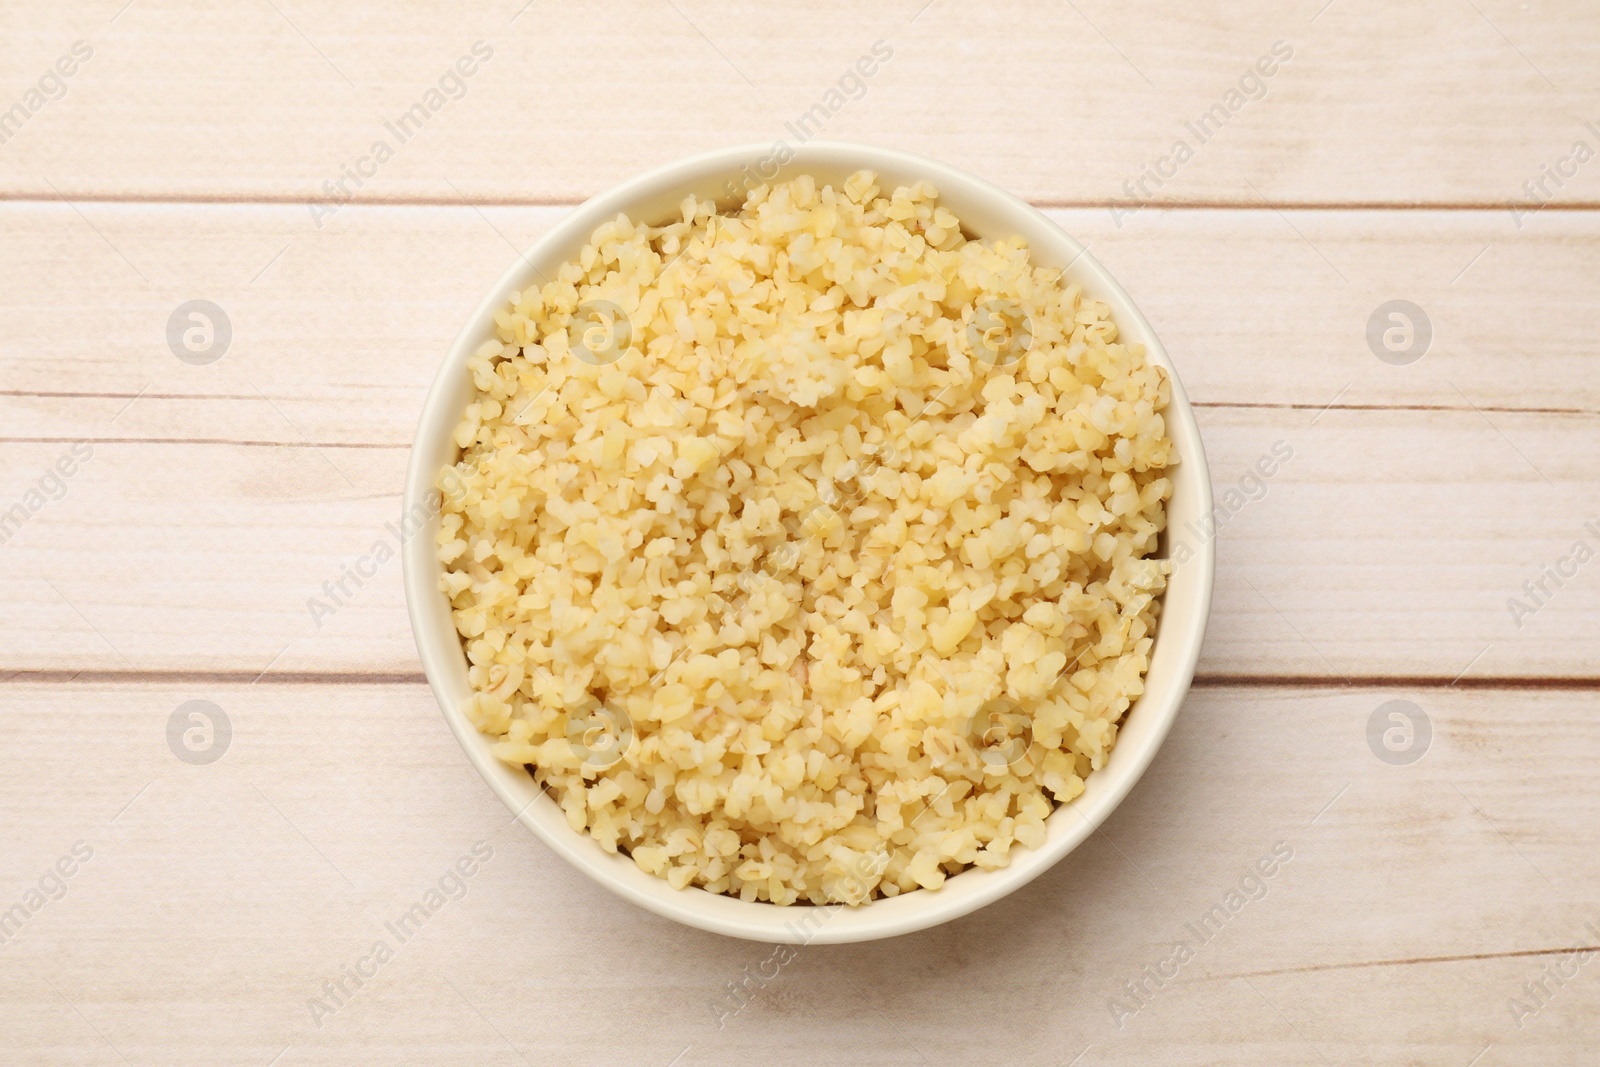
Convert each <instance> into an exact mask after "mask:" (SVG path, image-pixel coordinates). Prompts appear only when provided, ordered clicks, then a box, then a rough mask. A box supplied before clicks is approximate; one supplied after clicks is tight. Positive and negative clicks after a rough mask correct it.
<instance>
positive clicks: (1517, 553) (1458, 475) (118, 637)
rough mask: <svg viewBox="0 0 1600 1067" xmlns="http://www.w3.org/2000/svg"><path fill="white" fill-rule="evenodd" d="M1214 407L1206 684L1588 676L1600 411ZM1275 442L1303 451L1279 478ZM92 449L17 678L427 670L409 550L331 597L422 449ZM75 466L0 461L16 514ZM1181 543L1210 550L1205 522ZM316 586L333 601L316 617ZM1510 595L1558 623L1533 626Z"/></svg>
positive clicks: (8, 583)
mask: <svg viewBox="0 0 1600 1067" xmlns="http://www.w3.org/2000/svg"><path fill="white" fill-rule="evenodd" d="M1203 414H1204V422H1203V426H1204V434H1205V438H1206V442H1207V448H1208V454H1209V461H1210V463H1211V465H1212V471H1213V482H1214V485H1215V487H1216V490H1217V493H1218V497H1219V501H1220V506H1221V507H1222V508H1224V509H1225V512H1224V513H1222V514H1221V521H1222V525H1221V527H1220V529H1221V535H1220V538H1219V541H1218V568H1217V587H1216V598H1215V604H1214V610H1213V615H1212V620H1211V628H1210V632H1209V636H1208V639H1207V644H1206V649H1205V652H1204V655H1203V657H1202V661H1201V667H1200V669H1201V671H1202V672H1203V673H1210V674H1222V675H1234V674H1242V675H1254V676H1267V677H1272V676H1276V675H1284V674H1287V675H1298V676H1310V677H1326V678H1338V677H1341V676H1354V677H1361V676H1368V675H1384V676H1397V675H1398V676H1412V675H1431V676H1442V677H1443V678H1444V679H1446V680H1449V679H1452V678H1454V677H1455V676H1457V675H1458V674H1461V673H1463V672H1467V671H1468V669H1469V668H1470V674H1471V675H1472V676H1474V677H1493V676H1506V675H1527V674H1539V675H1552V676H1570V677H1586V676H1592V675H1593V674H1594V663H1593V646H1592V641H1591V635H1592V634H1593V633H1594V630H1595V626H1596V623H1597V621H1600V619H1597V612H1600V601H1597V598H1596V595H1595V589H1596V587H1595V581H1596V574H1597V573H1600V572H1597V570H1596V568H1595V567H1594V566H1593V565H1592V564H1591V565H1586V566H1577V567H1576V573H1575V575H1574V576H1572V577H1570V578H1565V579H1562V580H1561V584H1560V586H1557V585H1554V584H1551V583H1550V582H1549V581H1548V580H1547V581H1546V585H1545V590H1546V593H1547V594H1548V595H1545V594H1540V595H1538V596H1537V598H1536V599H1533V598H1530V595H1529V594H1528V593H1526V592H1525V591H1524V589H1523V583H1524V582H1525V581H1530V580H1532V581H1538V580H1540V578H1541V574H1542V570H1541V568H1544V567H1552V568H1554V567H1556V566H1557V564H1558V562H1559V561H1561V560H1563V559H1566V558H1567V557H1569V556H1572V554H1573V546H1574V544H1575V543H1576V542H1578V541H1584V542H1586V543H1587V544H1588V546H1589V547H1590V550H1591V551H1592V550H1594V549H1595V547H1596V546H1600V533H1597V532H1596V530H1600V493H1597V490H1596V488H1595V485H1594V481H1593V477H1592V471H1591V469H1590V464H1589V457H1590V456H1592V455H1594V454H1595V453H1596V451H1597V450H1600V427H1597V426H1596V424H1595V423H1594V421H1593V420H1592V419H1590V420H1582V419H1577V418H1574V417H1571V416H1552V415H1508V416H1497V417H1496V422H1495V423H1494V424H1492V425H1491V424H1490V422H1488V421H1487V420H1485V419H1484V418H1483V417H1482V416H1480V415H1478V414H1477V413H1475V412H1415V411H1338V412H1330V413H1328V414H1326V415H1324V416H1322V417H1321V418H1320V419H1313V414H1312V413H1310V412H1291V413H1289V416H1290V417H1288V418H1285V417H1282V414H1283V413H1281V412H1276V411H1270V410H1269V411H1263V410H1259V409H1252V408H1243V409H1239V408H1211V409H1206V410H1205V411H1204V413H1203ZM1274 446H1278V447H1279V449H1280V452H1282V451H1283V450H1286V449H1287V450H1292V458H1290V459H1288V460H1287V461H1285V462H1283V463H1282V464H1281V466H1280V468H1279V469H1278V470H1277V472H1276V473H1275V474H1274V475H1273V476H1272V477H1271V478H1268V479H1260V478H1259V477H1258V476H1257V474H1256V473H1255V472H1256V465H1257V462H1258V461H1259V460H1260V459H1261V458H1262V457H1264V456H1267V455H1269V454H1270V453H1271V452H1272V450H1273V448H1274ZM92 448H93V454H92V458H90V459H89V460H88V461H87V462H84V463H83V464H82V465H81V466H80V468H79V469H78V471H77V473H76V474H75V475H74V476H73V477H72V478H71V479H67V480H65V481H66V489H65V495H64V496H63V497H62V499H60V500H50V501H47V502H45V503H43V505H42V506H41V507H40V508H39V509H38V511H37V512H36V513H35V514H33V515H32V516H31V517H30V518H29V519H28V521H27V522H26V524H24V525H22V526H21V527H20V528H19V529H18V531H17V532H16V533H14V534H13V535H12V536H11V537H10V538H9V540H8V542H7V543H6V544H4V545H3V546H0V601H3V602H4V603H6V604H8V605H9V606H10V610H9V611H8V612H7V613H6V614H5V616H4V617H3V618H0V635H3V640H0V649H3V653H0V667H4V668H5V669H9V670H24V669H54V670H79V669H117V670H128V669H141V670H144V669H161V670H184V669H204V670H235V671H260V670H265V669H266V668H267V667H268V665H269V664H270V665H272V667H273V669H274V670H276V671H379V672H401V673H406V672H413V671H414V670H415V669H416V667H415V663H416V660H415V651H414V648H413V645H412V641H411V636H410V630H409V625H408V622H407V619H406V615H405V611H404V597H403V594H402V590H401V585H400V575H399V567H398V562H397V561H396V560H390V561H389V562H387V563H384V564H382V565H378V566H376V570H377V574H376V575H375V576H373V577H371V578H370V579H368V580H366V581H364V582H361V583H358V584H349V583H347V584H346V586H345V589H344V591H343V595H341V594H339V593H337V592H329V591H328V590H327V589H325V587H324V583H325V582H326V583H338V582H339V581H340V580H341V576H342V575H344V574H345V573H346V570H345V569H346V568H351V567H354V566H355V565H356V564H357V563H358V561H360V560H362V559H363V557H373V558H376V557H378V556H381V555H384V554H385V552H384V548H386V549H387V551H388V552H393V551H394V549H395V548H396V546H397V545H398V544H399V536H400V535H399V531H398V530H397V529H395V528H394V525H393V524H394V523H395V521H396V517H397V516H398V514H399V511H400V502H399V496H398V493H399V487H400V483H401V479H402V475H403V472H404V468H405V463H406V459H407V452H406V450H404V449H401V448H383V449H347V448H317V447H290V446H263V447H254V446H241V445H211V444H187V445H175V444H149V443H127V442H123V443H105V442H102V443H100V444H98V445H94V446H92ZM63 455H70V450H69V446H67V445H65V444H55V443H49V444H41V443H34V444H26V445H20V444H18V445H8V446H5V447H4V448H3V449H0V484H4V485H6V486H7V487H8V489H7V492H8V493H9V494H10V495H9V497H8V498H7V499H6V501H5V503H6V505H7V506H8V507H9V505H10V504H11V503H13V502H16V501H21V502H23V503H27V501H26V500H24V497H23V494H24V493H25V491H26V489H27V488H28V487H29V486H30V485H38V484H39V482H40V480H41V479H42V478H43V477H44V475H43V474H42V473H41V472H44V471H47V470H48V469H50V467H51V466H52V465H53V464H54V463H55V461H56V460H57V459H59V458H60V457H61V456H63ZM1534 464H1537V467H1535V466H1534ZM1545 478H1547V479H1548V483H1547V482H1546V481H1545V480H1544V479H1545ZM54 487H55V484H54V482H50V483H49V484H48V485H46V486H45V488H47V489H48V488H54ZM1252 496H1253V497H1254V499H1251V497H1252ZM1586 524H1594V525H1593V527H1592V528H1586ZM1174 537H1175V538H1181V539H1182V540H1184V541H1185V542H1187V543H1189V544H1190V545H1191V547H1193V546H1195V545H1198V544H1199V543H1200V541H1201V540H1202V539H1203V538H1204V537H1205V531H1202V530H1198V529H1193V530H1182V531H1177V532H1175V534H1174ZM380 545H381V546H384V548H380ZM1571 562H1572V563H1575V562H1576V561H1575V560H1573V561H1571ZM362 566H363V567H366V566H367V564H365V563H363V564H362ZM1561 566H1562V567H1563V568H1565V569H1567V570H1572V569H1573V566H1572V565H1571V564H1570V563H1569V564H1561ZM369 569H370V568H369ZM313 597H315V598H317V599H318V603H319V604H320V605H322V606H323V607H326V606H327V605H328V604H337V605H338V610H337V611H336V612H335V614H333V615H332V617H327V616H326V613H325V612H323V611H321V610H318V611H317V612H313V610H312V608H311V606H310V601H311V598H313ZM1513 597H1517V598H1519V599H1521V600H1522V601H1523V602H1524V603H1525V604H1526V605H1527V606H1528V607H1529V608H1534V607H1537V609H1538V610H1537V611H1535V612H1532V613H1529V612H1513V611H1512V610H1511V608H1510V607H1508V601H1509V600H1510V599H1511V598H1513Z"/></svg>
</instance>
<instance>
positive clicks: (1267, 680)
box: [0, 668, 1600, 692]
mask: <svg viewBox="0 0 1600 1067" xmlns="http://www.w3.org/2000/svg"><path fill="white" fill-rule="evenodd" d="M427 681H428V680H427V678H426V677H425V676H424V675H423V674H422V673H421V672H417V671H276V672H272V673H269V674H260V673H258V672H255V671H248V670H245V671H237V670H216V671H200V670H176V669H174V670H160V669H152V670H138V669H134V670H81V671H72V670H64V669H48V670H29V669H27V668H12V669H10V670H6V669H4V668H0V685H4V684H7V683H33V684H40V685H71V684H77V685H97V684H98V685H125V684H149V685H234V684H241V685H250V684H258V685H426V684H427ZM1193 686H1194V688H1196V689H1334V690H1361V689H1460V690H1550V691H1566V692H1600V675H1569V676H1546V677H1540V676H1538V675H1483V676H1481V677H1474V678H1450V677H1449V676H1447V675H1442V674H1438V675H1434V674H1366V675H1344V676H1333V675H1315V674H1262V675H1255V674H1197V675H1195V678H1194V682H1193Z"/></svg>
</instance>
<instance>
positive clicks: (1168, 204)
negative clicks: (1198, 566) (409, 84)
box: [0, 191, 1600, 212]
mask: <svg viewBox="0 0 1600 1067" xmlns="http://www.w3.org/2000/svg"><path fill="white" fill-rule="evenodd" d="M319 195H320V194H319ZM595 195H599V194H598V193H594V194H590V196H595ZM590 196H580V197H567V196H552V197H540V196H532V197H511V196H481V197H470V196H452V197H441V196H372V197H366V198H363V199H359V200H349V201H346V202H345V203H344V204H343V206H345V207H509V208H542V207H543V208H550V207H564V208H575V207H578V206H579V205H581V204H583V203H585V202H586V201H587V200H589V199H590ZM314 199H316V197H315V196H297V195H292V194H289V193H249V194H240V195H237V196H230V195H228V194H226V193H193V194H185V193H95V192H83V193H73V194H71V195H70V196H66V195H62V196H55V195H46V194H44V193H42V192H17V191H10V192H0V203H9V204H30V205H31V204H60V203H62V202H63V201H64V200H65V201H68V202H71V203H74V204H195V205H218V206H228V205H241V206H270V205H274V204H278V205H285V206H291V207H303V206H305V205H306V204H307V203H309V202H310V201H312V200H314ZM1027 203H1029V204H1031V205H1032V206H1033V207H1036V208H1040V209H1042V210H1048V211H1072V210H1106V211H1109V210H1111V209H1112V208H1126V207H1127V206H1128V202H1127V201H1126V200H1118V199H1115V198H1104V199H1102V198H1082V199H1078V198H1071V197H1040V198H1038V199H1031V200H1027ZM1139 207H1140V209H1141V210H1144V209H1150V210H1154V211H1271V210H1276V211H1504V210H1505V209H1506V202H1505V201H1504V200H1441V201H1432V200H1271V201H1266V200H1254V199H1252V200H1203V199H1195V200H1177V199H1174V200H1146V201H1142V202H1140V204H1139ZM1540 211H1557V212H1568V211H1571V212H1584V211H1600V200H1567V201H1561V202H1549V203H1546V204H1543V205H1542V206H1541V207H1540Z"/></svg>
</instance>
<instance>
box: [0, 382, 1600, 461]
mask: <svg viewBox="0 0 1600 1067" xmlns="http://www.w3.org/2000/svg"><path fill="white" fill-rule="evenodd" d="M140 395H143V396H144V397H145V398H146V399H154V400H234V401H254V400H259V399H261V397H260V396H244V395H230V394H215V393H212V394H184V393H164V394H159V395H157V394H135V393H85V392H48V391H43V392H34V391H29V390H24V389H9V390H0V396H10V397H19V398H39V399H66V398H74V399H93V400H135V399H138V398H139V396H140ZM278 399H279V400H285V401H293V400H315V399H318V398H314V397H278ZM1190 406H1191V407H1196V408H1202V409H1208V410H1228V409H1233V410H1269V411H1318V412H1322V411H1396V412H1398V411H1434V412H1456V413H1462V414H1465V413H1467V412H1472V413H1474V414H1478V415H1482V414H1484V413H1486V412H1494V413H1496V414H1502V415H1570V416H1575V417H1580V418H1593V417H1595V416H1600V409H1592V408H1552V407H1517V406H1514V405H1488V404H1480V405H1475V406H1463V405H1457V404H1300V403H1287V402H1285V403H1265V402H1250V401H1228V400H1193V401H1190ZM80 441H89V442H91V443H93V444H97V445H225V446H234V447H239V448H312V449H318V448H349V449H369V450H370V449H406V448H410V447H411V442H410V441H306V440H297V441H279V440H268V439H265V438H231V437H73V436H62V435H51V436H41V437H0V445H66V444H76V443H78V442H80Z"/></svg>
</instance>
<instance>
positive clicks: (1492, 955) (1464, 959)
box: [1180, 945, 1594, 984]
mask: <svg viewBox="0 0 1600 1067" xmlns="http://www.w3.org/2000/svg"><path fill="white" fill-rule="evenodd" d="M1593 947H1594V946H1592V945H1566V946H1563V947H1561V948H1528V949H1511V950H1508V951H1506V952H1467V953H1462V954H1461V955H1457V956H1411V957H1407V958H1405V959H1398V960H1351V961H1348V962H1345V963H1312V964H1307V965H1306V966H1304V967H1279V968H1276V969H1274V970H1270V971H1245V972H1243V973H1241V974H1205V975H1201V976H1200V977H1198V978H1196V979H1194V981H1195V982H1197V983H1198V982H1222V981H1229V980H1231V979H1234V978H1275V977H1277V976H1279V975H1285V974H1315V973H1317V972H1319V971H1352V970H1357V969H1359V968H1363V967H1411V966H1416V965H1417V964H1423V963H1476V962H1478V961H1480V960H1515V959H1522V958H1525V957H1536V956H1562V955H1566V954H1569V953H1573V952H1582V951H1585V950H1586V949H1587V950H1592V949H1593ZM1180 984H1183V983H1180Z"/></svg>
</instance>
